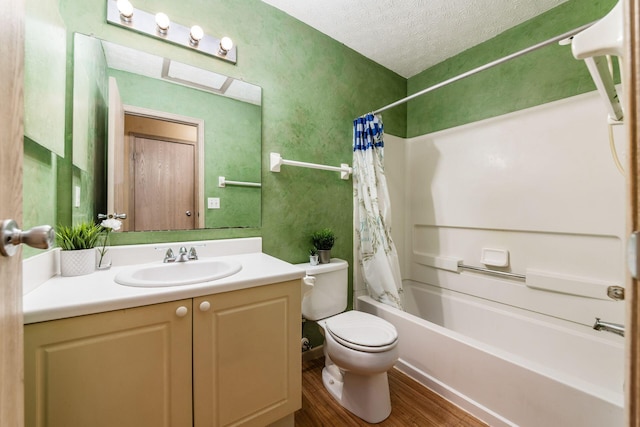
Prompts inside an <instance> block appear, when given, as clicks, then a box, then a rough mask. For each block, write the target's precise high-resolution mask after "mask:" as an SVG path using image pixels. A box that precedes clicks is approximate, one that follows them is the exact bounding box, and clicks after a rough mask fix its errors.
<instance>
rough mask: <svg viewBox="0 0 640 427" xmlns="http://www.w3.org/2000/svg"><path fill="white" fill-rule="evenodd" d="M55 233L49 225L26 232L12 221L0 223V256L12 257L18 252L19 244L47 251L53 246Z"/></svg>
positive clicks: (7, 220)
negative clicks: (0, 225) (0, 226)
mask: <svg viewBox="0 0 640 427" xmlns="http://www.w3.org/2000/svg"><path fill="white" fill-rule="evenodd" d="M55 237H56V233H55V231H54V230H53V228H52V227H51V226H50V225H39V226H37V227H33V228H31V229H29V230H27V231H22V230H20V229H19V228H18V224H17V223H16V222H15V221H14V220H12V219H5V220H4V221H2V229H0V254H2V255H4V256H13V255H15V254H16V252H17V251H18V248H17V246H18V245H19V244H21V243H24V244H26V245H29V246H31V247H32V248H38V249H49V248H50V247H51V246H53V242H54V240H55Z"/></svg>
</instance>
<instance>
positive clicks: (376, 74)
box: [25, 0, 406, 264]
mask: <svg viewBox="0 0 640 427" xmlns="http://www.w3.org/2000/svg"><path fill="white" fill-rule="evenodd" d="M45 1H55V0H45ZM135 6H136V7H137V8H140V9H143V10H147V11H150V12H157V11H163V12H165V13H167V14H168V15H169V16H170V17H171V19H172V20H173V21H174V22H179V23H181V24H184V25H191V24H194V23H198V24H199V25H201V26H202V27H203V28H204V30H205V31H206V32H207V33H209V34H212V35H215V36H217V37H220V36H222V35H228V36H230V37H231V38H233V40H234V42H235V43H236V45H237V46H238V63H237V65H232V64H228V63H226V62H224V61H220V60H216V59H213V58H211V57H208V56H205V55H201V54H197V53H194V52H192V51H190V50H189V49H186V48H182V47H178V46H174V45H171V44H168V43H165V42H162V41H159V40H155V39H152V38H150V37H146V36H143V35H140V34H137V33H134V32H131V31H128V30H126V29H122V28H119V27H115V26H113V25H109V24H107V23H106V0H60V13H61V15H62V17H63V19H64V22H65V25H66V28H67V40H68V44H67V49H68V51H70V52H69V54H68V58H67V67H68V69H69V68H70V67H71V66H70V61H71V60H72V56H71V54H72V50H73V49H72V46H71V45H70V42H69V40H70V39H71V40H72V35H73V33H74V32H80V33H83V34H93V35H95V36H97V37H99V38H102V39H106V40H110V41H113V42H115V43H119V44H123V45H130V46H132V47H135V48H139V49H142V50H146V51H148V52H150V53H154V54H158V55H165V56H168V57H171V58H173V59H175V60H177V61H181V62H184V63H187V64H191V65H194V66H198V67H200V68H205V69H209V70H212V71H215V72H219V73H222V74H226V75H229V76H231V77H235V78H239V79H243V80H245V81H247V82H251V83H254V84H257V85H259V86H261V87H262V89H263V95H262V97H263V105H262V124H263V126H262V154H261V159H262V160H261V161H262V165H261V181H262V184H263V187H262V205H261V211H262V226H261V227H260V228H250V229H240V228H231V229H212V230H196V231H180V232H153V233H119V234H118V235H117V236H115V235H114V236H112V239H111V242H112V244H134V243H151V242H160V241H166V242H172V241H180V240H200V239H222V238H234V237H250V236H262V237H263V249H264V252H266V253H268V254H271V255H273V256H276V257H279V258H281V259H284V260H286V261H290V262H294V263H295V262H305V261H307V260H308V249H309V248H310V246H311V242H310V239H309V236H310V234H311V233H312V232H313V231H315V230H317V229H319V228H324V227H331V228H332V229H334V231H335V232H336V234H337V236H338V239H337V242H336V246H335V247H334V251H333V255H334V256H337V257H340V258H343V259H346V260H348V261H349V263H350V264H353V257H352V246H353V245H352V233H353V231H352V183H351V181H350V180H349V181H343V180H341V179H340V178H339V175H338V173H333V172H327V171H317V170H311V169H300V168H293V167H286V166H285V167H283V168H282V172H281V173H279V174H276V173H272V172H270V171H269V153H270V152H272V151H273V152H279V153H281V154H282V156H283V157H284V158H288V159H293V160H300V161H307V162H314V163H324V164H329V165H339V164H340V163H349V164H351V163H352V159H351V157H352V150H351V140H352V121H353V119H354V118H355V117H357V116H359V115H361V114H364V113H366V112H368V111H371V110H373V109H375V108H378V107H380V106H383V105H387V104H389V103H391V102H393V101H395V100H397V99H399V98H402V97H403V96H405V94H406V80H405V79H404V78H402V77H400V76H398V75H397V74H395V73H393V72H391V71H389V70H387V69H385V68H384V67H382V66H380V65H378V64H375V63H373V62H372V61H370V60H368V59H366V58H364V57H362V56H361V55H359V54H357V53H355V52H354V51H352V50H351V49H349V48H347V47H345V46H344V45H342V44H340V43H338V42H336V41H335V40H332V39H330V38H329V37H327V36H326V35H324V34H321V33H320V32H318V31H316V30H314V29H312V28H310V27H308V26H307V25H305V24H303V23H301V22H299V21H297V20H295V19H293V18H291V17H289V16H287V15H286V14H284V13H282V12H281V11H279V10H277V9H275V8H272V7H271V6H268V5H266V4H265V3H263V2H262V1H260V0H243V1H236V0H213V1H211V0H210V1H201V0H185V1H182V2H175V1H172V0H137V1H136V2H135ZM71 83H72V80H71ZM69 84H70V81H69V78H68V79H67V85H69ZM68 92H69V91H68ZM71 102H72V94H69V93H68V94H67V106H69V105H71ZM69 110H70V107H67V112H66V115H67V122H66V133H67V136H66V138H67V139H66V145H65V147H66V152H67V153H66V155H67V156H69V155H70V154H71V153H70V142H69V141H70V132H71V129H72V116H71V114H72V113H71V112H70V111H69ZM385 128H386V130H387V132H388V133H391V134H394V135H398V136H405V133H406V108H405V107H400V108H397V109H395V110H394V111H392V112H389V113H387V114H385ZM45 154H46V153H45ZM56 160H57V162H54V164H53V165H51V166H50V169H44V170H43V173H48V174H49V175H51V174H53V176H54V177H55V181H56V182H57V185H55V186H54V188H55V190H56V192H57V193H56V194H55V196H53V197H54V199H55V200H54V202H53V203H54V204H55V205H56V209H55V212H53V213H51V212H50V213H49V215H46V214H45V215H44V216H45V217H47V216H48V217H49V218H51V219H50V220H49V221H45V222H50V223H54V224H55V223H63V224H66V223H70V222H71V221H72V218H73V216H74V213H73V209H74V208H72V187H73V183H74V182H77V181H74V179H75V180H77V179H81V178H77V174H76V173H75V172H74V167H73V166H72V165H71V164H70V162H69V161H66V159H56ZM74 176H75V178H74ZM229 177H231V175H229ZM25 180H29V181H30V182H27V183H26V187H25V188H28V191H29V192H33V194H38V193H47V195H50V194H51V189H49V188H48V186H51V183H52V181H51V180H50V181H48V182H46V181H45V182H43V181H36V180H31V178H30V177H25ZM25 191H27V190H25ZM47 197H49V196H47ZM30 211H33V210H30ZM25 213H26V214H27V216H28V215H30V214H29V213H28V212H25ZM31 215H32V216H31V217H30V218H29V219H28V220H34V218H35V214H33V213H32V214H31ZM25 222H26V221H25Z"/></svg>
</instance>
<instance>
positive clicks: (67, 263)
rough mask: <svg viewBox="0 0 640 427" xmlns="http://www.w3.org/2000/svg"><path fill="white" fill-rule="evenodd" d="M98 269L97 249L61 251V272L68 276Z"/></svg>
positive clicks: (80, 274) (88, 272)
mask: <svg viewBox="0 0 640 427" xmlns="http://www.w3.org/2000/svg"><path fill="white" fill-rule="evenodd" d="M95 270H96V250H95V249H93V248H92V249H80V250H78V251H60V274H61V275H63V276H66V277H70V276H83V275H85V274H90V273H93V272H94V271H95Z"/></svg>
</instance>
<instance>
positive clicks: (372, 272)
mask: <svg viewBox="0 0 640 427" xmlns="http://www.w3.org/2000/svg"><path fill="white" fill-rule="evenodd" d="M383 137H384V131H383V125H382V120H381V118H380V117H379V116H374V115H372V114H367V115H365V116H363V117H359V118H357V119H356V120H354V123H353V188H354V198H355V200H354V203H353V216H354V222H356V229H355V243H356V244H355V251H356V254H357V256H356V258H355V259H357V260H358V263H359V264H360V266H361V271H362V273H363V278H364V282H365V283H366V285H367V289H368V291H369V294H370V295H371V296H372V297H373V298H374V299H375V300H377V301H380V302H383V303H385V304H389V305H391V306H392V307H397V308H401V307H402V301H401V298H400V295H401V293H402V281H401V275H400V264H399V261H398V253H397V251H396V247H395V244H394V243H393V239H392V238H391V202H390V199H389V192H388V189H387V182H386V178H385V175H384V141H383Z"/></svg>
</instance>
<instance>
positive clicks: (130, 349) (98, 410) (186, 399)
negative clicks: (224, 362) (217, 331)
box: [3, 299, 193, 427]
mask: <svg viewBox="0 0 640 427" xmlns="http://www.w3.org/2000/svg"><path fill="white" fill-rule="evenodd" d="M191 303H192V300H191V299H188V300H182V301H173V302H169V303H163V304H156V305H150V306H146V307H137V308H133V309H126V310H117V311H111V312H106V313H99V314H92V315H88V316H79V317H74V318H69V319H61V320H54V321H50V322H42V323H35V324H30V325H25V396H26V399H25V402H26V407H25V413H26V425H27V426H28V427H36V426H37V427H40V426H47V427H74V426H78V427H81V426H87V427H89V426H91V427H116V426H117V427H158V426H177V427H180V426H191V425H192V424H193V423H192V419H193V415H192V414H193V412H192V411H193V410H192V405H191V402H192V399H191V396H192V394H191V393H192V380H191V375H192V372H191V337H192V334H191V331H192V329H191V325H192V315H191ZM179 309H180V310H181V311H178V310H179ZM21 410H22V409H21ZM4 425H5V424H3V426H4ZM6 425H7V427H8V426H10V425H11V426H13V424H6Z"/></svg>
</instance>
